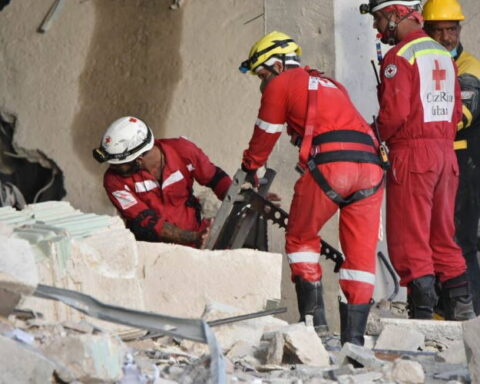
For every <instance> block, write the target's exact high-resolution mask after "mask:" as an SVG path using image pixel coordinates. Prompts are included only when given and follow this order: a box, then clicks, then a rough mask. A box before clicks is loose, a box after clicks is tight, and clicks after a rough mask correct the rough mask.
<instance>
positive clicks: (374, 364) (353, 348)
mask: <svg viewBox="0 0 480 384" xmlns="http://www.w3.org/2000/svg"><path fill="white" fill-rule="evenodd" d="M350 359H352V360H355V361H357V362H358V363H360V364H361V365H363V366H364V367H368V368H379V367H381V366H382V365H383V361H382V360H380V359H377V358H376V357H375V354H374V353H373V352H372V351H371V350H370V349H367V348H365V347H361V346H359V345H355V344H352V343H345V344H344V345H343V347H342V350H341V351H340V353H339V354H338V355H337V365H345V364H350Z"/></svg>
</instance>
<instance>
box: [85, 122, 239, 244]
mask: <svg viewBox="0 0 480 384" xmlns="http://www.w3.org/2000/svg"><path fill="white" fill-rule="evenodd" d="M93 156H94V158H95V159H96V160H97V161H99V162H100V163H103V162H108V163H109V164H110V166H109V167H108V169H107V171H106V172H105V175H104V178H103V185H104V187H105V190H106V191H107V195H108V198H109V199H110V201H111V202H112V203H113V205H114V206H115V207H116V208H117V210H118V212H119V213H120V215H121V216H122V217H123V219H124V220H125V223H126V226H127V227H128V228H129V229H130V230H131V231H132V232H133V234H134V235H135V238H136V239H137V240H140V241H150V242H167V243H176V244H183V245H189V246H192V247H197V248H200V247H201V246H202V245H203V244H202V243H203V242H204V241H205V238H206V234H207V232H208V228H209V221H208V220H205V219H202V218H201V206H200V203H199V201H198V199H197V198H196V197H195V196H194V195H193V183H194V181H197V182H198V183H199V184H201V185H204V186H207V187H210V188H211V189H212V190H213V192H214V193H215V194H216V196H217V197H218V198H219V199H223V197H224V196H225V194H226V193H227V190H228V188H229V187H230V184H231V179H230V177H229V176H228V175H227V174H226V173H225V172H224V171H223V170H222V169H220V168H219V167H216V166H215V165H214V164H212V162H211V161H210V160H209V158H208V157H207V155H205V153H203V151H202V150H201V149H200V148H198V147H197V146H196V145H195V144H193V143H192V142H191V141H189V140H187V139H185V138H174V139H157V140H155V139H154V137H153V134H152V131H151V130H150V128H149V127H148V126H147V125H146V124H145V123H144V122H143V121H142V120H140V119H137V118H135V117H130V116H127V117H122V118H120V119H118V120H116V121H114V122H113V123H112V124H111V125H110V126H109V127H108V129H107V131H106V132H105V134H104V135H103V138H102V142H101V144H100V147H99V148H96V149H94V150H93Z"/></svg>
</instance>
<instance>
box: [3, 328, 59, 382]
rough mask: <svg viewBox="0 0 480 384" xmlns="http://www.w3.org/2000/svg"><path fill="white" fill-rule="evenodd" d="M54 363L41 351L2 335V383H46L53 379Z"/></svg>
mask: <svg viewBox="0 0 480 384" xmlns="http://www.w3.org/2000/svg"><path fill="white" fill-rule="evenodd" d="M53 371H54V365H53V364H52V362H50V361H49V360H48V359H47V358H45V357H44V356H43V355H42V354H41V353H40V352H39V351H37V350H35V349H34V348H32V347H29V346H28V345H26V344H23V343H20V342H17V341H15V340H12V339H10V338H8V337H4V336H0V384H13V383H15V384H45V383H51V382H52V380H53Z"/></svg>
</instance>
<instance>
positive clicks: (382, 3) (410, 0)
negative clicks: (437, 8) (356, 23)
mask: <svg viewBox="0 0 480 384" xmlns="http://www.w3.org/2000/svg"><path fill="white" fill-rule="evenodd" d="M390 5H404V6H406V7H410V8H413V9H415V10H420V8H421V4H420V0H369V1H368V4H361V5H360V13H362V14H366V13H372V14H373V12H377V11H379V10H381V9H383V8H386V7H389V6H390Z"/></svg>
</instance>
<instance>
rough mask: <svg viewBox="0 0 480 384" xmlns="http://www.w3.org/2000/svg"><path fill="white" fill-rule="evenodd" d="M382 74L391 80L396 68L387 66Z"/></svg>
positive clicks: (391, 65)
mask: <svg viewBox="0 0 480 384" xmlns="http://www.w3.org/2000/svg"><path fill="white" fill-rule="evenodd" d="M383 73H384V75H385V77H386V78H388V79H391V78H392V77H393V76H395V75H396V74H397V66H396V65H395V64H388V65H387V66H386V68H385V71H383Z"/></svg>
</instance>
